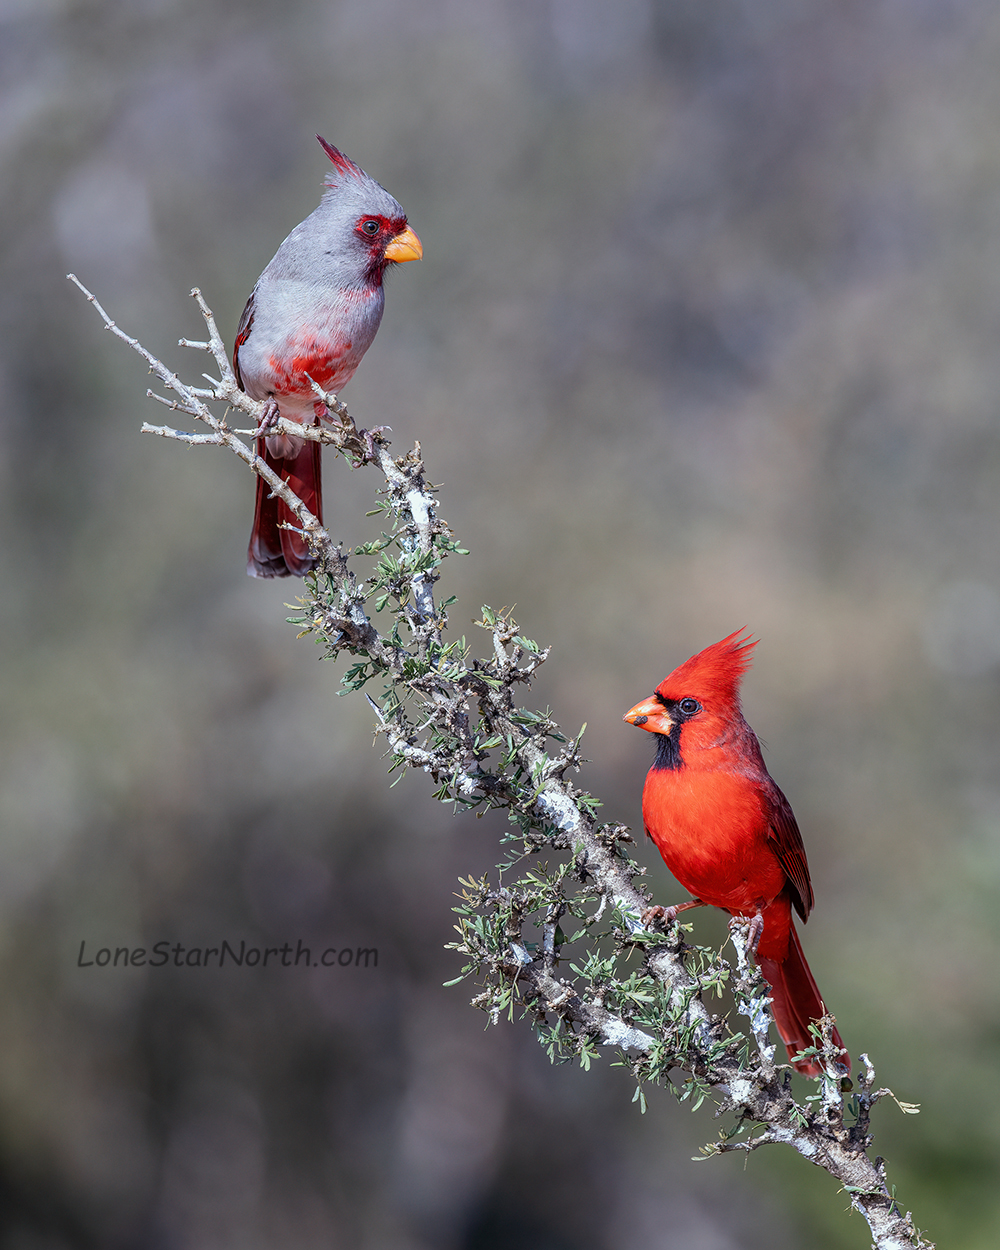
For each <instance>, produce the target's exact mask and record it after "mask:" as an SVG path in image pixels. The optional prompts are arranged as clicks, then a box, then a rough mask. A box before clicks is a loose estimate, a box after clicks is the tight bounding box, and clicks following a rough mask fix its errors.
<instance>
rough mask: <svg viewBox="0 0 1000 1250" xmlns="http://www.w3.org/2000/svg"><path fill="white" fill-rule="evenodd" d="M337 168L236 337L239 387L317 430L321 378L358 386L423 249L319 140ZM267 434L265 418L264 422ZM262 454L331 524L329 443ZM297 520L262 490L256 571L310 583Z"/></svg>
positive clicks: (381, 196)
mask: <svg viewBox="0 0 1000 1250" xmlns="http://www.w3.org/2000/svg"><path fill="white" fill-rule="evenodd" d="M316 138H317V139H319V141H320V143H321V144H322V145H323V148H324V150H325V152H326V154H327V156H329V158H330V160H331V161H332V162H333V167H334V171H335V172H333V173H330V174H328V175H327V178H326V191H325V192H324V193H323V198H322V200H320V203H319V207H318V208H317V209H316V211H315V212H313V213H310V215H309V216H308V217H307V218H306V219H305V221H303V222H301V223H300V224H299V225H297V226H296V227H295V229H294V230H293V231H292V232H291V234H290V235H289V236H288V238H287V239H285V241H284V243H282V245H281V246H280V247H279V248H278V250H277V252H276V253H275V254H274V259H273V260H272V261H271V262H270V264H269V265H268V266H267V268H266V269H265V270H264V272H263V273H262V274H261V275H260V277H259V278H258V279H257V284H256V286H255V287H254V289H253V292H252V293H251V295H250V298H249V299H248V300H247V306H246V308H244V310H243V316H242V317H241V318H240V324H239V329H238V330H237V332H236V348H235V350H234V352H233V367H234V369H235V370H236V380H237V381H238V382H239V384H240V386H241V387H242V388H243V390H245V391H246V392H247V394H248V395H251V396H253V398H254V399H265V400H269V401H271V406H270V413H269V416H270V417H271V418H272V419H273V418H274V417H276V416H282V417H285V418H287V419H288V420H290V421H297V422H299V423H300V424H304V425H313V424H316V423H317V422H318V421H319V420H320V418H321V417H322V416H323V415H324V413H325V411H326V409H325V408H324V406H323V405H322V404H321V403H319V402H318V401H317V400H316V395H315V392H314V391H313V389H312V384H311V382H310V378H313V379H315V381H316V382H317V383H318V384H319V385H320V386H321V387H323V389H324V390H326V391H339V390H340V388H341V387H342V386H343V385H344V384H345V383H346V382H349V381H350V379H351V378H352V377H353V375H354V371H355V370H356V369H357V367H358V365H359V364H360V363H361V357H362V356H363V355H364V354H365V352H366V351H367V350H368V348H369V347H370V346H371V343H372V340H373V339H374V337H375V332H376V331H377V330H378V327H379V322H380V321H381V320H382V308H383V305H384V302H385V293H384V291H383V289H382V279H383V277H384V275H385V271H386V269H387V268H388V267H389V266H390V265H392V264H395V263H399V262H401V261H406V260H418V259H419V258H420V257H421V256H422V255H423V248H422V246H421V243H420V240H419V239H418V238H417V236H416V234H414V232H413V231H412V230H411V229H410V227H409V226H408V225H407V224H406V214H405V213H404V212H403V210H402V208H401V207H400V205H399V204H398V203H397V201H396V200H394V199H393V197H392V196H391V195H390V194H389V192H388V191H386V190H385V188H384V187H380V186H379V184H378V183H377V182H375V180H374V179H373V178H369V177H368V175H367V174H366V173H365V171H364V170H363V169H361V168H360V167H359V166H358V165H355V163H354V162H353V161H352V160H349V159H348V158H347V157H346V156H345V155H344V154H343V152H341V151H339V150H338V149H337V148H335V147H334V146H333V144H332V143H327V141H326V140H325V139H324V138H322V136H320V135H317V136H316ZM264 424H266V419H265V423H264ZM257 454H258V455H260V456H263V458H264V459H265V460H266V461H267V463H268V464H269V465H270V466H271V468H273V469H274V470H275V472H276V473H278V474H279V475H280V476H281V478H282V479H283V480H285V481H287V482H288V483H289V485H290V486H291V488H292V490H294V491H295V493H296V494H297V495H298V496H299V498H300V499H301V500H302V501H303V503H304V504H305V505H306V506H307V507H308V508H309V510H310V511H311V512H313V513H314V514H315V515H316V516H317V517H319V519H320V520H322V507H323V504H322V493H321V488H320V444H319V443H316V442H309V441H307V440H305V439H301V438H293V437H289V436H287V435H282V434H274V435H262V436H261V437H259V438H258V439H257ZM283 524H291V525H295V524H296V520H295V516H294V514H293V513H292V512H290V511H289V509H288V508H287V507H286V506H285V504H284V503H282V502H281V501H280V500H279V499H276V498H275V497H274V496H273V495H272V494H271V492H270V490H269V489H268V487H267V485H266V484H265V482H264V480H263V479H262V478H258V479H257V503H256V508H255V511H254V521H253V530H252V531H251V534H250V549H249V552H248V560H247V572H248V573H249V574H250V575H251V576H252V577H287V576H288V575H289V574H291V575H293V576H296V577H302V576H303V575H304V574H305V573H308V572H309V570H310V569H312V568H314V567H315V563H316V561H315V559H314V558H313V557H312V556H311V555H310V554H309V547H308V544H307V543H306V541H305V539H304V538H303V537H302V535H301V534H297V533H295V532H294V531H292V530H288V529H281V528H279V527H280V526H281V525H283Z"/></svg>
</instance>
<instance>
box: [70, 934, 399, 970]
mask: <svg viewBox="0 0 1000 1250" xmlns="http://www.w3.org/2000/svg"><path fill="white" fill-rule="evenodd" d="M230 965H232V966H234V967H236V968H351V967H354V968H377V967H378V950H377V949H376V948H375V947H374V946H340V947H337V946H328V947H327V948H326V949H325V950H323V951H321V950H319V948H318V947H317V949H316V956H315V958H314V957H313V951H312V948H311V947H309V946H306V945H305V943H304V942H303V941H302V939H301V938H299V939H298V943H297V945H296V946H294V947H293V946H292V945H291V943H290V942H285V943H284V945H283V946H247V944H246V942H245V941H241V942H240V943H239V945H238V946H236V945H231V944H230V943H229V942H227V941H226V940H225V939H223V941H222V943H221V945H219V946H182V945H181V943H180V942H174V943H173V944H171V943H170V942H157V943H156V944H155V945H154V946H151V947H150V948H149V949H148V950H147V948H146V947H145V946H131V947H130V946H117V947H114V948H112V947H110V946H101V947H99V948H98V949H96V950H95V951H93V952H88V951H87V943H86V941H83V942H81V943H80V953H79V954H78V955H77V957H76V966H77V967H78V968H93V967H97V968H143V967H145V968H165V967H168V966H169V967H172V968H226V967H229V966H230Z"/></svg>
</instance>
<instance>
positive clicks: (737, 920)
mask: <svg viewBox="0 0 1000 1250" xmlns="http://www.w3.org/2000/svg"><path fill="white" fill-rule="evenodd" d="M734 925H743V926H746V931H747V939H746V940H747V953H748V954H749V955H750V957H751V958H752V959H753V960H755V961H756V959H757V947H758V946H759V945H760V936H761V934H762V933H763V932H764V917H763V916H762V915H761V913H760V912H758V913H757V914H756V916H732V917H731V918H730V920H729V927H730V928H733V926H734Z"/></svg>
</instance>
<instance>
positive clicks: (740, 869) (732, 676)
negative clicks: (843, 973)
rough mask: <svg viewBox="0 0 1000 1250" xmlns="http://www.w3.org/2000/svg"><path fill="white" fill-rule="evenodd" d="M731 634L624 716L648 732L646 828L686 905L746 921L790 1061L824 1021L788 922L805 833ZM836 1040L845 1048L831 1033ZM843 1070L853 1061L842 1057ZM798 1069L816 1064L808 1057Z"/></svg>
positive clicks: (808, 896) (743, 645) (812, 1070)
mask: <svg viewBox="0 0 1000 1250" xmlns="http://www.w3.org/2000/svg"><path fill="white" fill-rule="evenodd" d="M743 632H744V631H743V630H737V631H736V633H735V634H730V635H729V637H728V638H723V639H722V641H721V642H716V643H714V644H713V645H712V646H710V647H706V648H705V650H704V651H700V652H699V653H698V654H697V655H693V656H692V657H691V658H690V659H689V660H686V661H685V662H684V663H683V664H682V665H681V666H680V667H679V668H675V669H674V671H673V672H672V673H671V674H670V676H669V677H665V678H664V679H663V681H661V682H660V684H659V685H658V686H657V687H656V692H655V694H653V695H652V696H651V697H650V698H648V699H646V700H644V701H643V702H642V703H637V704H636V706H635V707H634V708H631V709H630V710H629V711H628V712H626V713H625V717H624V719H625V720H626V721H628V723H629V724H631V725H638V726H639V727H640V728H642V729H645V730H647V731H648V732H649V733H652V734H655V735H656V759H655V760H654V761H653V766H652V768H651V769H650V770H649V773H648V775H647V777H646V785H645V788H644V790H643V794H642V818H643V822H644V823H645V826H646V832H647V833H648V834H649V836H650V837H651V838H652V839H653V841H654V842H655V843H656V846H657V849H658V850H659V852H660V854H661V855H662V856H663V859H664V861H665V863H666V865H667V867H668V868H669V869H670V871H671V872H672V873H673V874H674V876H675V877H676V878H677V880H678V881H679V882H680V883H681V885H683V886H684V888H685V889H686V890H689V891H690V892H691V894H693V895H694V901H693V902H689V903H681V904H679V905H678V906H677V907H676V908H672V909H668V914H670V915H676V912H677V911H682V910H685V909H686V908H689V907H700V906H703V905H704V904H710V905H711V906H713V907H721V908H722V909H723V911H727V912H729V914H730V915H731V916H743V917H748V918H750V919H751V921H752V922H753V925H752V932H751V945H752V943H753V940H754V939H756V958H757V964H758V966H759V967H760V970H761V972H762V973H763V975H764V978H765V980H766V981H767V982H768V984H769V985H770V987H771V994H772V1002H773V1009H774V1021H775V1024H776V1025H777V1026H778V1032H779V1033H780V1034H781V1040H782V1041H783V1042H784V1043H785V1046H786V1047H787V1048H788V1057H789V1058H791V1057H792V1056H793V1055H795V1054H796V1053H798V1052H799V1051H801V1050H805V1049H806V1048H807V1047H808V1046H812V1045H814V1044H815V1042H814V1039H813V1038H812V1037H811V1036H810V1033H809V1029H808V1024H809V1021H810V1020H818V1019H819V1017H820V1016H822V1015H824V1014H825V1010H826V1009H825V1007H824V1005H823V1000H822V998H821V997H820V992H819V989H818V988H817V986H816V982H815V981H814V980H813V975H812V973H811V972H810V971H809V965H808V964H807V963H806V957H805V955H804V954H803V953H802V946H801V944H800V942H799V936H798V934H797V933H796V932H795V926H794V924H793V923H792V908H793V907H794V908H795V910H796V911H797V912H798V913H799V915H800V916H801V917H802V920H803V921H805V920H806V918H807V917H808V915H809V912H810V911H811V910H812V905H813V891H812V885H811V884H810V881H809V867H808V865H807V864H806V853H805V848H804V847H803V845H802V835H801V834H800V833H799V827H798V825H797V824H796V823H795V817H794V816H793V815H792V809H791V807H790V806H789V804H788V800H787V799H786V798H785V796H784V795H783V794H782V793H781V791H780V790H779V789H778V787H777V786H776V785H775V783H774V781H773V780H772V778H771V775H770V774H769V773H768V771H767V768H766V766H765V764H764V759H763V756H762V755H761V752H760V744H759V743H758V741H757V735H756V734H755V733H754V731H753V730H752V729H751V728H750V726H749V725H748V724H747V723H746V721H745V720H744V719H743V712H742V709H741V707H740V680H741V678H742V676H743V674H744V672H745V671H746V670H747V669H748V668H749V667H750V652H751V651H752V649H753V648H754V647H755V646H756V645H757V643H756V642H750V641H749V640H748V639H746V638H740V636H739V635H740V634H742V633H743ZM833 1040H834V1041H835V1042H836V1044H837V1045H838V1046H842V1045H843V1043H842V1041H841V1038H840V1034H839V1033H838V1032H837V1030H836V1029H834V1030H833ZM842 1062H843V1063H844V1064H845V1065H846V1067H847V1069H848V1070H849V1069H850V1057H849V1056H847V1055H844V1056H842ZM795 1066H796V1068H797V1069H798V1070H799V1071H800V1072H802V1073H804V1074H805V1075H807V1076H819V1075H821V1072H822V1069H821V1067H820V1065H819V1064H818V1063H816V1062H815V1061H812V1060H800V1061H799V1062H798V1063H797V1064H796V1065H795Z"/></svg>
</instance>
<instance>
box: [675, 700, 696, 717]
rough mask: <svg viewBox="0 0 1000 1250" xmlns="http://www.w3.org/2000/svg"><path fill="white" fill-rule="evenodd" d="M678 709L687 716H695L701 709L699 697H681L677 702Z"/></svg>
mask: <svg viewBox="0 0 1000 1250" xmlns="http://www.w3.org/2000/svg"><path fill="white" fill-rule="evenodd" d="M677 709H678V711H680V712H683V713H684V715H685V716H694V714H695V712H700V711H701V704H700V703H699V702H698V700H697V699H681V701H680V703H678V704H677Z"/></svg>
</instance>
